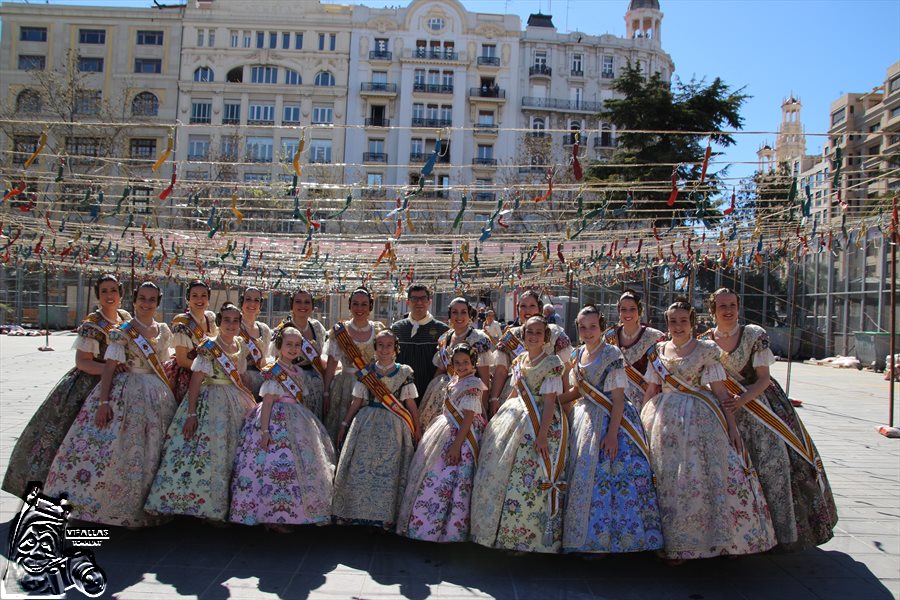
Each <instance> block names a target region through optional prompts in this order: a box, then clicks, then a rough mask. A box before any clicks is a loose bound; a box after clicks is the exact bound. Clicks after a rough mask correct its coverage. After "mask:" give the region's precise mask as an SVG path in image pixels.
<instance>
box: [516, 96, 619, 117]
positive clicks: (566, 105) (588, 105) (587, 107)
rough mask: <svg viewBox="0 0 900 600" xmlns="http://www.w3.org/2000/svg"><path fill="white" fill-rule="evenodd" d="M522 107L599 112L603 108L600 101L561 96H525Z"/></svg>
mask: <svg viewBox="0 0 900 600" xmlns="http://www.w3.org/2000/svg"><path fill="white" fill-rule="evenodd" d="M522 108H542V109H546V110H565V111H571V112H592V113H595V112H600V111H601V110H602V109H603V103H602V102H587V101H585V100H565V99H563V98H539V97H536V96H525V97H524V98H522Z"/></svg>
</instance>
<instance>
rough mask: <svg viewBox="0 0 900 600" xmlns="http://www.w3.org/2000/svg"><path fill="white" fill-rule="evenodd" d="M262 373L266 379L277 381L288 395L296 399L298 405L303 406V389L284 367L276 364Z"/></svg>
mask: <svg viewBox="0 0 900 600" xmlns="http://www.w3.org/2000/svg"><path fill="white" fill-rule="evenodd" d="M262 372H263V376H264V377H265V378H266V379H273V380H275V381H277V382H278V383H279V384H280V385H281V387H282V388H284V390H285V391H286V392H287V393H288V394H290V395H291V396H293V397H294V400H296V401H297V403H298V404H303V388H302V387H300V385H298V384H297V382H296V381H294V378H293V377H291V376H290V374H289V373H288V372H287V370H286V369H285V368H284V367H282V366H281V365H279V364H278V363H277V362H276V363H273V364H271V365H269V366H267V367H266V368H265V369H263V371H262Z"/></svg>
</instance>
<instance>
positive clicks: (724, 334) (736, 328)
mask: <svg viewBox="0 0 900 600" xmlns="http://www.w3.org/2000/svg"><path fill="white" fill-rule="evenodd" d="M740 330H741V325H740V323H737V324H735V326H734V329H732V330H731V331H719V328H718V327H716V328H715V330H714V331H713V335H715V336H716V337H717V338H730V337H731V336H733V335H734V334H736V333H737V332H738V331H740Z"/></svg>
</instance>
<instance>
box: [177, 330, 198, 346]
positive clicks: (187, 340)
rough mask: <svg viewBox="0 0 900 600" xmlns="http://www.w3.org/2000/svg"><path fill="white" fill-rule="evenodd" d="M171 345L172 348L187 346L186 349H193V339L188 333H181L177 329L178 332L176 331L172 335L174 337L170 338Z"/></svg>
mask: <svg viewBox="0 0 900 600" xmlns="http://www.w3.org/2000/svg"><path fill="white" fill-rule="evenodd" d="M172 346H173V347H174V348H177V347H178V346H181V347H182V348H187V349H188V350H193V349H194V340H193V339H192V338H191V336H189V335H188V334H186V333H182V332H181V331H179V332H178V333H176V334H175V335H174V338H173V340H172Z"/></svg>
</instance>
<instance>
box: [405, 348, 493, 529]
mask: <svg viewBox="0 0 900 600" xmlns="http://www.w3.org/2000/svg"><path fill="white" fill-rule="evenodd" d="M447 354H448V355H449V358H450V361H451V365H452V367H453V371H454V374H453V377H452V378H451V379H450V383H449V384H448V390H447V392H446V395H445V396H444V412H443V414H441V415H440V416H439V417H438V418H437V420H435V422H434V423H433V424H432V425H431V426H430V427H429V428H428V429H427V431H426V432H425V435H423V436H422V442H421V443H420V444H419V447H418V449H416V454H415V456H413V461H412V465H411V466H410V468H409V483H408V484H407V486H406V493H405V494H404V495H403V502H402V503H401V504H400V517H399V519H398V522H397V533H399V534H400V535H405V536H407V537H410V538H412V539H416V540H426V541H429V542H465V541H467V540H468V539H469V510H470V504H471V501H472V481H473V480H474V478H475V464H476V462H477V460H478V440H479V439H481V433H482V431H483V430H484V423H485V422H484V417H483V416H482V412H483V403H482V396H483V393H484V391H485V390H487V386H486V385H485V384H484V381H482V379H481V378H480V377H479V376H478V375H476V374H475V370H476V367H477V366H478V360H479V356H480V352H479V351H478V349H477V348H475V347H473V346H470V345H469V344H466V343H462V344H458V345H456V346H453V347H452V349H451V350H450V351H449V352H447Z"/></svg>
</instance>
